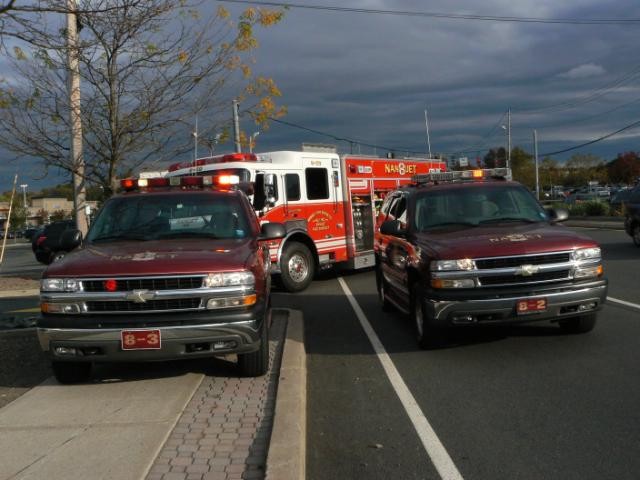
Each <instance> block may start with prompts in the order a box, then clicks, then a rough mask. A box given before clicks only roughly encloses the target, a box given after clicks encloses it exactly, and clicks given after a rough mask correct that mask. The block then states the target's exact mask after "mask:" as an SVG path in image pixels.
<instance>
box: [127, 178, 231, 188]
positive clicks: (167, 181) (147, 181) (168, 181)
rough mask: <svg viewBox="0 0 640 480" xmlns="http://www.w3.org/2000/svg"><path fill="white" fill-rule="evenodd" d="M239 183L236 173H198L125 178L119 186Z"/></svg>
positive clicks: (182, 185) (187, 185) (229, 185)
mask: <svg viewBox="0 0 640 480" xmlns="http://www.w3.org/2000/svg"><path fill="white" fill-rule="evenodd" d="M239 184H240V177H238V176H237V175H215V176H211V175H200V176H192V177H169V178H165V177H156V178H125V179H123V180H120V186H121V187H122V188H123V189H124V190H126V191H128V192H129V191H132V190H140V189H153V188H163V187H183V188H204V187H231V186H235V185H239Z"/></svg>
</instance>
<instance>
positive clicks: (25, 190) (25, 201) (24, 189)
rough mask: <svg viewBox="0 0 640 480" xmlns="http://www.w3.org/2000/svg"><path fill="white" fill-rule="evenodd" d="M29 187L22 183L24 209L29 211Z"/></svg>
mask: <svg viewBox="0 0 640 480" xmlns="http://www.w3.org/2000/svg"><path fill="white" fill-rule="evenodd" d="M28 186H29V185H27V184H26V183H21V184H20V188H21V189H22V208H24V209H25V210H26V209H27V187H28Z"/></svg>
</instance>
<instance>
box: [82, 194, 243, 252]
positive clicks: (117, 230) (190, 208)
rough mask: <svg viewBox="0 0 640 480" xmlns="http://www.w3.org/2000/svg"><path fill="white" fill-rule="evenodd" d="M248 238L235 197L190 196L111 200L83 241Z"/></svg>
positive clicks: (241, 212)
mask: <svg viewBox="0 0 640 480" xmlns="http://www.w3.org/2000/svg"><path fill="white" fill-rule="evenodd" d="M249 234H250V232H249V224H248V221H247V217H246V214H245V211H244V210H243V208H242V206H241V204H240V202H239V199H238V198H237V197H235V196H232V195H224V194H221V195H215V194H207V195H202V194H198V193H196V192H194V193H193V194H184V193H183V194H164V195H149V196H146V195H138V196H131V197H126V196H123V197H114V198H112V199H111V200H109V201H108V202H107V203H106V204H105V206H104V208H103V209H102V211H101V212H100V214H99V215H98V217H97V218H96V220H95V222H94V224H93V225H92V226H91V230H90V231H89V233H88V234H87V241H88V242H90V243H91V242H94V243H99V242H106V241H114V240H115V241H117V240H158V239H165V238H178V237H206V238H221V239H230V238H245V237H246V236H247V235H249Z"/></svg>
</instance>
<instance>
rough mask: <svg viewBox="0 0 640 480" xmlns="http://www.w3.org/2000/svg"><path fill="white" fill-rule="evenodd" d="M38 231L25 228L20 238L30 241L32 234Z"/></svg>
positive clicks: (34, 228) (33, 228)
mask: <svg viewBox="0 0 640 480" xmlns="http://www.w3.org/2000/svg"><path fill="white" fill-rule="evenodd" d="M38 230H39V229H38V228H37V227H27V228H25V229H24V232H22V236H23V237H24V238H26V239H27V240H31V238H32V237H33V235H34V233H36V232H37V231H38Z"/></svg>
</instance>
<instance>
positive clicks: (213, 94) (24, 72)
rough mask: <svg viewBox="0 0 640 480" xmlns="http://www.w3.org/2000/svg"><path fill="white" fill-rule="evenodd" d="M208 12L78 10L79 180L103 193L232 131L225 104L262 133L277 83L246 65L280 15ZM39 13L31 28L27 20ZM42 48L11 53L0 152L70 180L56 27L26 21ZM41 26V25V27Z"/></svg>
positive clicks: (60, 33) (101, 0)
mask: <svg viewBox="0 0 640 480" xmlns="http://www.w3.org/2000/svg"><path fill="white" fill-rule="evenodd" d="M211 5H212V4H211V3H209V2H198V3H195V4H194V3H190V2H188V1H185V0H80V1H79V2H78V10H77V13H78V20H79V26H80V27H81V30H80V39H79V61H80V75H81V116H82V124H83V150H84V162H85V177H86V180H87V182H88V183H90V184H94V185H100V186H102V187H103V188H104V190H105V193H107V194H108V193H110V192H112V191H113V190H114V189H115V187H116V185H117V179H118V178H119V177H122V176H123V175H126V174H129V173H131V172H132V171H136V170H138V169H140V168H141V167H143V166H144V167H147V168H151V169H154V170H155V169H159V168H161V167H162V166H164V164H165V163H166V162H168V161H169V160H172V159H175V157H176V156H177V155H180V154H183V153H184V152H187V151H189V152H190V151H191V150H192V149H193V137H192V132H193V125H194V123H195V119H196V118H197V119H198V125H199V131H198V135H197V138H198V139H201V140H202V141H203V142H206V141H207V139H211V138H214V136H216V134H217V136H218V138H219V139H220V140H221V141H224V134H225V132H227V131H228V130H229V128H230V125H231V123H232V122H231V111H232V110H231V100H232V99H234V98H235V99H238V100H240V101H241V103H242V111H243V113H245V114H248V115H249V116H251V118H252V119H253V120H254V121H255V123H256V125H257V126H259V128H261V129H262V130H264V129H265V128H268V122H269V119H270V118H274V117H278V116H281V115H283V114H284V113H285V109H284V108H283V107H282V106H279V105H278V103H277V100H278V97H280V91H279V90H278V88H277V86H276V84H275V82H274V81H273V80H272V79H270V78H263V77H257V76H255V75H254V74H253V70H252V66H253V65H254V64H255V62H256V58H255V53H256V50H257V48H258V40H257V38H256V30H257V29H258V28H268V27H271V26H273V25H276V24H277V23H278V22H280V21H281V19H282V16H283V13H282V11H280V10H272V9H263V8H248V9H245V10H244V11H242V12H241V13H240V14H239V16H238V17H237V18H232V16H231V14H230V12H229V11H228V10H227V9H225V8H223V7H221V6H217V7H215V8H213V9H212V6H211ZM37 15H42V21H41V22H37V21H35V22H34V18H35V17H36V16H37ZM29 22H30V25H38V24H39V25H50V26H51V27H50V28H51V30H50V31H48V32H46V31H40V32H38V38H39V39H44V38H47V39H49V40H48V42H49V46H47V47H44V46H43V42H42V41H39V42H36V43H25V44H24V45H14V46H13V49H12V51H11V52H9V53H10V58H11V60H12V63H11V64H12V66H13V69H14V71H13V72H12V75H11V76H7V78H6V79H4V80H3V81H2V82H1V83H0V122H1V123H2V125H3V128H2V129H0V145H3V146H4V147H5V148H8V149H9V150H11V151H13V152H15V153H16V154H18V155H29V156H34V157H38V158H41V159H42V160H43V167H44V168H45V169H48V168H58V169H62V170H63V171H67V172H69V173H72V171H73V165H72V163H71V160H70V155H69V148H70V140H69V125H68V122H69V115H68V111H69V100H68V95H67V87H66V80H67V66H66V48H65V44H64V41H63V40H64V37H65V32H64V30H61V28H62V26H63V25H64V22H63V19H60V18H56V13H55V12H45V13H37V12H35V13H33V12H32V13H31V14H30V17H29ZM42 28H44V27H42ZM220 134H222V138H221V135H220Z"/></svg>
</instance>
